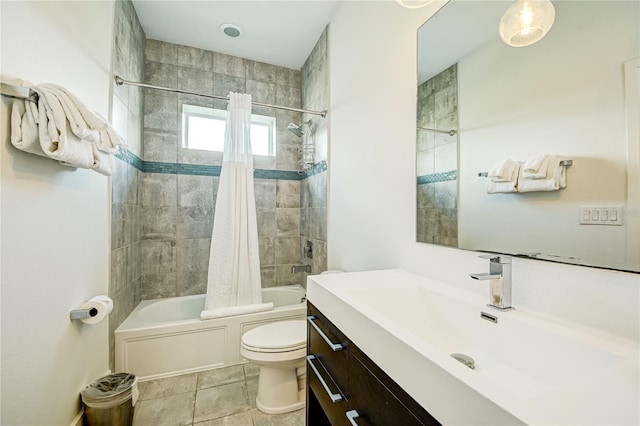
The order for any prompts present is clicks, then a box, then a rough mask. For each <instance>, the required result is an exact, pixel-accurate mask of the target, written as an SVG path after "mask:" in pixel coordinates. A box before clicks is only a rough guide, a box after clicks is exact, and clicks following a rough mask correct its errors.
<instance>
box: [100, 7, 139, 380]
mask: <svg viewBox="0 0 640 426" xmlns="http://www.w3.org/2000/svg"><path fill="white" fill-rule="evenodd" d="M114 24H115V27H114V28H115V32H114V33H115V34H114V37H115V43H114V51H113V71H114V74H116V75H119V76H120V77H122V78H124V79H126V80H133V81H140V79H142V77H143V75H144V73H143V69H144V44H145V37H144V32H143V31H142V27H141V26H140V22H139V21H138V17H137V15H136V12H135V10H134V8H133V4H132V3H131V1H130V0H125V1H117V2H116V3H115V22H114ZM113 94H114V96H113V102H112V105H113V107H112V122H113V125H114V127H115V128H116V130H117V131H118V134H120V135H121V136H123V138H125V139H126V142H127V144H128V145H129V151H131V152H133V153H135V154H136V155H137V156H139V157H141V156H142V143H141V141H142V93H141V91H140V89H139V88H137V87H133V86H117V85H115V84H114V87H113ZM115 164H116V170H115V172H114V174H113V176H112V177H111V282H110V285H109V297H111V298H112V299H113V301H114V310H113V312H112V313H111V315H109V348H110V356H109V360H110V363H111V369H113V368H114V366H113V352H114V339H113V331H114V330H115V329H116V328H117V327H118V326H119V325H120V324H121V323H122V321H124V319H125V318H126V317H127V316H128V315H129V314H130V313H131V311H132V310H133V308H134V307H135V306H136V305H137V304H138V302H139V301H140V298H141V279H142V271H141V267H140V266H141V264H140V256H141V248H142V243H141V230H142V223H141V221H140V213H141V209H140V202H139V198H138V186H139V182H140V179H141V175H142V173H141V172H140V171H139V170H138V169H137V168H136V167H134V166H132V165H130V164H129V163H127V162H124V161H121V160H120V159H116V161H115Z"/></svg>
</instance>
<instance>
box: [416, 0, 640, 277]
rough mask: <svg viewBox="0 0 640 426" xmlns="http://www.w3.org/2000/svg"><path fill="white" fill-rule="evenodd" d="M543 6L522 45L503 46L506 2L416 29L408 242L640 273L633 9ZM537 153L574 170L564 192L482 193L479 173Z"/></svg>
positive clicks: (446, 11) (441, 15)
mask: <svg viewBox="0 0 640 426" xmlns="http://www.w3.org/2000/svg"><path fill="white" fill-rule="evenodd" d="M553 4H554V6H555V9H556V18H555V23H554V25H553V27H552V28H551V30H550V32H549V33H548V34H547V35H546V37H544V38H543V39H542V40H541V41H539V42H538V43H536V44H533V45H531V46H527V47H523V48H514V47H510V46H507V45H506V44H504V43H503V42H502V41H501V39H500V36H499V34H498V25H499V22H500V18H501V16H502V14H503V13H504V11H505V10H506V9H507V8H508V7H509V5H510V3H509V2H504V1H457V0H452V1H450V2H449V3H447V4H446V5H445V6H443V7H442V8H441V9H440V10H439V11H438V12H437V13H436V14H435V15H434V16H433V17H431V18H430V19H429V20H428V21H427V22H426V23H425V24H424V25H423V26H422V27H421V28H420V29H419V30H418V88H417V91H418V96H417V99H418V105H417V130H416V139H417V143H416V146H417V155H416V159H417V163H416V173H417V224H416V225H417V227H416V229H417V241H418V242H424V243H431V244H440V245H446V246H452V247H458V248H462V249H469V250H478V251H490V252H497V253H505V254H513V255H523V256H530V257H533V258H537V259H544V260H553V261H557V262H563V263H572V264H579V265H589V266H597V267H605V268H613V269H619V270H625V271H636V272H638V271H640V177H639V172H638V170H639V169H640V153H639V152H640V149H639V145H640V143H639V136H638V133H639V132H638V128H639V127H640V126H639V118H638V104H639V103H640V101H639V99H638V98H639V97H640V96H639V91H640V72H639V71H638V70H639V67H640V59H639V57H640V46H639V44H640V43H639V40H640V35H639V29H638V28H639V26H638V22H640V3H638V2H628V1H580V2H578V1H555V2H554V3H553ZM452 130H453V132H452ZM539 154H552V155H558V156H562V157H563V158H566V159H570V160H572V162H573V164H572V165H571V166H570V167H567V168H566V169H565V171H566V180H567V186H566V188H564V189H560V190H556V191H540V192H515V193H497V194H489V193H487V180H488V179H490V178H487V177H485V176H480V175H479V174H482V173H486V172H487V171H488V170H489V169H490V168H491V167H492V166H493V165H494V164H496V163H498V162H500V161H502V160H504V159H512V160H515V161H518V162H521V163H522V162H525V161H526V160H527V159H529V158H532V157H534V156H536V155H539ZM603 212H606V213H605V216H603ZM614 218H615V219H614Z"/></svg>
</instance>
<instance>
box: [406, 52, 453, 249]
mask: <svg viewBox="0 0 640 426" xmlns="http://www.w3.org/2000/svg"><path fill="white" fill-rule="evenodd" d="M417 115H418V119H417V125H418V127H426V128H430V129H438V130H446V131H449V130H451V129H454V130H456V131H457V129H458V67H457V64H455V65H452V66H451V67H449V68H447V69H446V70H444V71H443V72H441V73H440V74H438V75H436V76H434V77H433V78H431V79H429V80H427V81H425V82H424V83H422V84H421V85H419V86H418V105H417ZM457 169H458V135H457V133H456V134H455V135H454V136H450V135H448V134H444V133H437V132H433V131H428V130H421V129H420V128H418V130H417V164H416V170H417V175H418V178H417V188H418V191H417V192H418V199H417V228H416V229H417V241H418V242H423V243H433V244H439V245H445V246H450V247H457V246H458V201H457V200H458V181H457Z"/></svg>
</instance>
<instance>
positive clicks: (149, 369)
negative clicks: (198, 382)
mask: <svg viewBox="0 0 640 426" xmlns="http://www.w3.org/2000/svg"><path fill="white" fill-rule="evenodd" d="M304 296H305V289H304V288H303V287H302V286H299V285H294V286H283V287H272V288H265V289H262V297H263V300H264V302H273V304H274V308H273V310H271V311H265V312H258V313H253V314H245V315H236V316H231V317H226V318H218V319H211V320H206V321H201V320H200V312H201V311H202V308H203V307H204V299H205V295H204V294H197V295H193V296H183V297H173V298H169V299H155V300H145V301H143V302H140V304H139V305H138V306H136V308H135V309H134V310H133V312H131V315H129V316H128V317H127V319H126V320H125V321H124V322H123V323H122V324H121V325H120V327H118V328H117V329H116V331H115V368H116V371H126V372H128V373H133V374H135V375H136V376H138V380H140V381H144V380H151V379H157V378H162V377H170V376H175V375H178V374H184V373H190V372H196V371H202V370H208V369H211V368H218V367H226V366H230V365H235V364H240V363H243V362H245V360H244V359H243V358H242V357H241V356H240V339H241V337H242V335H243V334H244V333H246V332H247V331H249V330H251V329H252V328H255V327H257V326H259V325H263V324H267V323H270V322H275V321H281V320H290V319H305V316H306V302H305V301H304V299H303V298H304Z"/></svg>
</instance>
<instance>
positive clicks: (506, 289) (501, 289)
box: [469, 254, 513, 311]
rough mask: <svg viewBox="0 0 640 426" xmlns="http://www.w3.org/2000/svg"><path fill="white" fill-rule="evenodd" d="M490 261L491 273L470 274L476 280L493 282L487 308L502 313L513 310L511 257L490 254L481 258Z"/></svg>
mask: <svg viewBox="0 0 640 426" xmlns="http://www.w3.org/2000/svg"><path fill="white" fill-rule="evenodd" d="M479 257H481V258H482V259H489V273H488V274H487V273H483V274H469V276H470V277H471V278H473V279H475V280H480V281H486V280H490V281H491V286H490V301H489V303H488V304H487V306H489V307H491V308H495V309H499V310H501V311H508V310H511V309H513V306H511V256H506V255H502V254H489V255H484V256H479Z"/></svg>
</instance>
